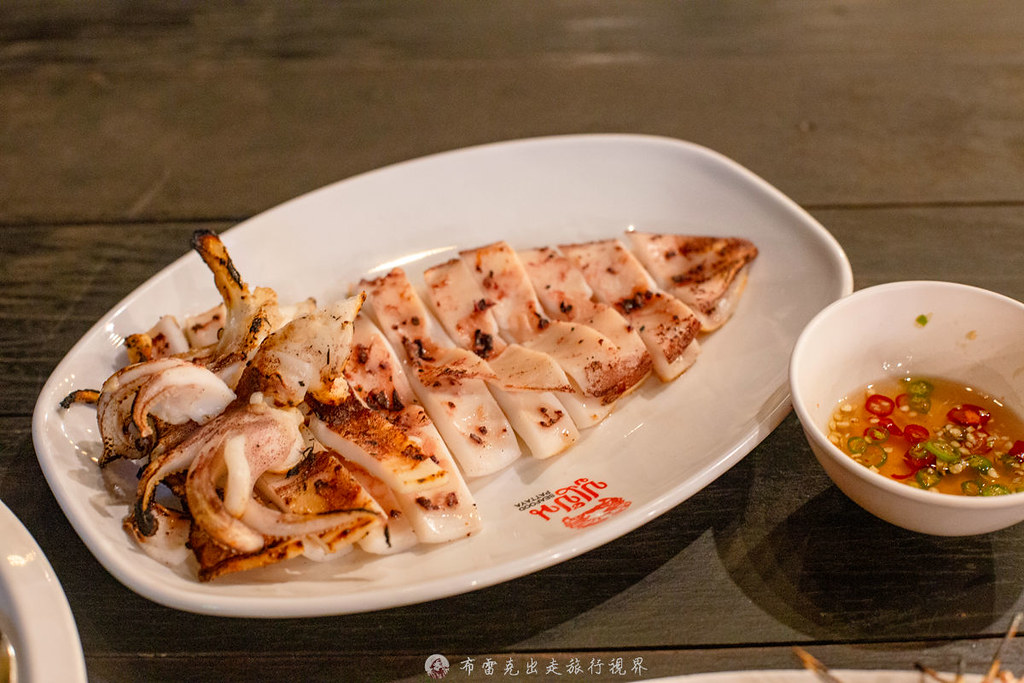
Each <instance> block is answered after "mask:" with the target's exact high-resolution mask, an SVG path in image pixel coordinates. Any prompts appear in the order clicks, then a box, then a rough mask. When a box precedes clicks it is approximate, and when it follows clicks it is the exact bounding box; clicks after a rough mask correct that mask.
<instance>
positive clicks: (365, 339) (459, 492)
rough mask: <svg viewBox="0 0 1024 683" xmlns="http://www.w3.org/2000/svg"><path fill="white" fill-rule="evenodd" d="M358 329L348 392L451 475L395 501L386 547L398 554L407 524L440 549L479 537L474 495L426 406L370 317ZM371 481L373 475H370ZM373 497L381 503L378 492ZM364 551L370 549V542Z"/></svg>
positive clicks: (347, 367)
mask: <svg viewBox="0 0 1024 683" xmlns="http://www.w3.org/2000/svg"><path fill="white" fill-rule="evenodd" d="M354 327H355V330H354V335H353V340H352V341H353V352H352V354H351V355H350V356H349V359H348V363H346V365H345V378H346V379H347V380H348V382H349V386H350V387H351V388H352V390H353V391H354V392H355V393H356V394H357V395H358V396H359V397H360V398H361V399H362V400H363V402H364V403H366V405H367V406H369V407H370V408H371V409H373V410H375V411H377V412H378V413H379V414H380V415H382V416H383V417H384V418H385V419H386V420H388V421H389V422H391V423H392V424H394V425H395V426H396V427H397V428H398V429H400V430H402V432H403V433H404V434H406V436H408V437H409V439H410V440H412V441H414V442H415V443H417V445H418V446H419V447H420V449H421V450H422V451H423V454H424V455H426V456H427V457H428V458H430V459H431V460H434V461H436V462H437V463H438V464H439V465H440V466H441V467H442V468H443V469H444V470H445V471H446V472H447V473H448V481H447V482H446V483H444V484H442V485H440V486H437V487H434V488H431V489H429V490H423V491H419V492H413V493H396V494H393V495H392V498H394V501H395V503H397V505H398V507H399V508H400V509H401V512H402V514H401V516H400V517H399V518H398V519H395V517H393V516H389V518H388V523H387V526H388V529H389V531H390V534H389V538H388V539H386V540H387V544H386V545H387V547H388V548H389V549H394V548H397V547H399V546H401V545H402V544H403V540H404V537H403V536H402V533H401V528H402V527H403V524H408V525H409V527H410V528H411V529H412V532H413V533H414V534H415V538H416V539H417V540H418V541H420V542H423V543H442V542H445V541H451V540H455V539H457V538H462V537H464V536H468V535H470V534H472V533H475V532H476V531H478V530H479V529H480V526H481V520H480V514H479V512H478V511H477V507H476V502H475V501H474V500H473V494H472V493H471V492H470V490H469V487H468V486H466V482H465V480H464V479H463V478H462V474H461V473H460V472H459V469H458V467H457V466H456V465H455V460H454V459H453V458H452V455H451V452H450V451H449V450H448V447H447V446H446V445H445V443H444V441H443V440H442V439H441V435H440V434H439V433H438V431H437V428H436V427H435V426H434V423H433V422H431V420H430V417H429V416H428V415H427V413H426V411H425V410H424V409H423V406H421V405H419V403H417V402H416V395H415V394H414V393H413V391H412V387H411V386H410V385H409V382H408V380H407V379H406V377H405V372H404V370H403V369H402V363H401V361H400V360H399V358H398V356H397V355H396V353H395V351H394V349H392V348H391V345H390V344H388V342H387V340H386V339H385V338H384V335H383V333H381V331H380V330H379V329H377V327H376V326H375V325H374V324H373V323H372V322H371V321H370V320H369V318H367V317H366V316H359V317H358V318H356V322H355V326H354ZM354 476H356V477H357V478H358V479H359V481H360V482H361V483H363V485H364V486H368V483H367V482H366V481H364V479H363V478H362V477H360V476H359V473H358V472H354ZM367 477H372V475H370V474H369V473H368V472H367ZM381 484H382V485H383V482H381ZM370 491H371V493H373V494H374V497H375V498H377V495H376V492H375V491H374V489H370ZM378 500H379V499H378ZM380 502H381V503H382V504H384V502H383V501H380ZM396 527H397V528H398V529H397V531H396ZM374 533H376V532H374ZM371 535H372V534H371ZM396 536H397V538H396ZM368 538H369V537H368ZM376 540H377V541H378V542H377V543H376V544H375V545H376V550H377V551H379V549H380V547H381V544H380V542H379V539H376ZM360 545H361V547H363V548H365V549H370V548H369V547H368V546H370V543H369V542H368V541H363V542H361V543H360ZM371 551H372V550H371Z"/></svg>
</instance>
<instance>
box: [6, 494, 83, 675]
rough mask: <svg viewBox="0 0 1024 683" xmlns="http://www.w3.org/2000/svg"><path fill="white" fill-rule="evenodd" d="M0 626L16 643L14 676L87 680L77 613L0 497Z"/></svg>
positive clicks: (34, 543) (50, 570)
mask: <svg viewBox="0 0 1024 683" xmlns="http://www.w3.org/2000/svg"><path fill="white" fill-rule="evenodd" d="M0 547H2V548H3V551H2V552H3V555H2V556H0V627H2V629H3V631H4V633H5V634H7V637H8V638H9V639H10V640H11V642H12V643H13V645H14V649H15V654H16V660H17V671H18V680H24V681H67V682H68V683H76V682H77V681H85V680H86V676H85V659H84V657H83V654H82V644H81V642H79V639H78V630H77V628H76V627H75V618H74V616H73V615H72V614H71V608H70V606H69V605H68V600H67V597H66V596H65V595H64V591H63V590H62V589H61V586H60V581H59V580H58V579H57V575H56V574H55V573H54V572H53V567H51V566H50V562H49V561H48V560H47V559H46V556H45V555H44V554H43V551H42V549H41V548H40V547H39V545H38V544H37V543H36V541H35V539H34V538H32V535H31V534H30V533H29V532H28V529H26V528H25V526H24V525H23V524H22V523H21V521H20V520H18V518H17V517H16V516H15V515H14V513H13V512H11V511H10V509H9V508H8V507H7V506H6V505H4V504H3V503H2V502H0Z"/></svg>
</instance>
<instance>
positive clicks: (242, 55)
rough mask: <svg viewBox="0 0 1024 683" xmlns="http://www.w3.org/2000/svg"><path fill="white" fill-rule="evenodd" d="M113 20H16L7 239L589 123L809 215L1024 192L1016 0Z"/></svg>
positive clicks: (288, 7)
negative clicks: (734, 177)
mask: <svg viewBox="0 0 1024 683" xmlns="http://www.w3.org/2000/svg"><path fill="white" fill-rule="evenodd" d="M95 5H97V6H98V7H99V9H98V10H94V9H93V6H94V3H90V5H89V10H88V11H86V10H85V9H84V8H82V7H79V6H76V5H75V3H67V2H59V3H51V4H49V5H47V6H44V7H43V8H42V9H37V8H35V7H34V3H28V2H26V1H25V0H19V1H17V2H7V3H4V6H3V7H2V8H0V26H2V27H3V28H2V29H0V30H2V33H0V37H2V42H0V75H2V79H3V87H2V88H0V112H2V116H0V118H2V120H3V121H4V126H3V128H2V129H0V186H2V187H4V191H3V192H2V193H0V223H6V224H12V223H31V224H36V223H41V222H59V221H88V220H123V219H130V218H146V219H161V220H163V219H175V218H182V217H184V218H197V217H199V218H210V217H213V218H232V219H233V218H236V217H244V216H248V215H251V214H253V213H256V212H258V211H259V210H261V209H264V208H267V207H269V206H271V205H274V204H277V203H279V202H280V201H283V200H285V199H287V198H290V197H293V196H295V195H298V194H300V193H302V192H305V191H308V190H311V189H314V188H316V187H319V186H322V185H324V184H326V183H328V182H331V181H334V180H338V179H341V178H344V177H348V176H350V175H353V174H355V173H359V172H362V171H366V170H369V169H372V168H376V167H379V166H382V165H385V164H388V163H391V162H395V161H400V160H403V159H408V158H412V157H416V156H420V155H423V154H428V153H432V152H437V151H441V150H447V149H452V148H457V147H462V146H465V145H470V144H477V143H485V142H492V141H496V140H503V139H509V138H518V137H526V136H536V135H549V134H561V133H588V132H638V133H651V134H659V135H667V136H672V137H678V138H683V139H689V140H693V141H696V142H699V143H701V144H705V145H707V146H710V147H712V148H715V149H717V150H719V151H721V152H723V153H724V154H726V155H728V156H731V157H733V158H735V159H737V160H739V161H740V162H741V163H744V164H746V165H747V166H749V167H750V168H752V169H753V170H754V171H756V172H758V173H760V174H761V175H763V176H764V177H765V178H767V179H768V180H769V181H770V182H772V183H774V184H776V185H777V186H779V187H780V188H781V189H783V191H786V192H788V193H789V194H791V195H793V196H794V197H795V198H796V200H797V201H799V202H801V203H806V204H814V205H835V204H875V203H899V202H975V201H1021V200H1022V199H1024V197H1022V196H1021V186H1020V183H1019V182H1017V178H1019V177H1020V176H1021V173H1022V172H1024V155H1022V154H1021V153H1020V142H1019V131H1018V121H1019V115H1018V114H1019V111H1020V109H1021V104H1022V103H1021V101H1020V93H1019V89H1016V88H1013V87H1009V84H1012V83H1015V82H1016V81H1017V80H1018V79H1019V76H1020V72H1021V68H1022V59H1024V56H1022V54H1021V53H1020V50H1019V45H1020V44H1021V43H1022V42H1024V21H1022V19H1021V13H1020V12H1018V11H1017V7H1016V5H1015V3H1013V2H1012V0H993V1H992V2H987V3H985V5H986V9H985V10H981V9H980V8H978V7H977V6H976V5H974V4H971V5H957V4H952V5H942V6H941V7H940V6H937V5H935V4H932V3H923V4H922V3H919V2H911V3H907V2H885V3H871V4H865V5H858V4H853V5H850V4H846V3H840V2H824V3H811V4H807V3H802V2H786V3H772V4H770V5H764V4H758V5H743V6H742V10H741V9H739V7H740V6H737V5H733V4H722V3H717V2H714V1H713V0H703V1H700V2H691V3H671V2H655V3H643V4H634V3H599V2H585V3H565V2H554V3H549V2H531V3H527V4H525V5H524V4H522V3H519V2H495V3H487V4H486V5H485V6H484V7H476V6H474V4H473V3H458V4H457V5H455V6H454V7H453V8H452V9H451V10H450V11H448V12H445V13H437V12H435V9H434V8H432V7H429V6H418V5H416V4H415V3H394V4H393V3H385V4H380V3H370V2H361V3H346V4H344V5H314V6H305V5H304V6H293V5H292V4H291V3H288V2H285V1H284V0H263V1H262V2H259V3H254V4H253V5H252V6H250V5H247V6H246V7H245V8H244V10H243V9H241V8H239V7H237V6H236V5H234V4H232V3H229V2H226V0H221V1H220V2H212V3H202V4H198V5H195V6H188V5H180V6H179V5H169V4H162V5H150V4H147V5H146V6H144V7H138V8H134V7H133V8H132V9H131V10H127V9H125V8H124V7H123V6H121V5H120V4H118V3H115V2H112V0H108V1H107V2H103V3H95ZM968 35H969V36H971V37H972V39H974V40H977V41H978V44H982V45H984V49H983V50H974V51H971V52H965V51H963V50H962V49H960V48H961V44H962V42H963V37H964V36H968ZM736 36H748V37H747V38H745V39H743V40H739V41H737V40H736ZM755 36H756V38H755ZM55 198H59V201H55Z"/></svg>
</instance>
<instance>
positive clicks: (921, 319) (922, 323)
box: [914, 313, 928, 327]
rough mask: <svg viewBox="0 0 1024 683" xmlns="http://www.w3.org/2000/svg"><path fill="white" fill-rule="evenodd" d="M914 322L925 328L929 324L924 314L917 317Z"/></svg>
mask: <svg viewBox="0 0 1024 683" xmlns="http://www.w3.org/2000/svg"><path fill="white" fill-rule="evenodd" d="M914 322H916V323H917V324H918V325H920V326H921V327H924V326H925V325H927V324H928V316H926V315H925V314H924V313H922V314H921V315H919V316H917V317H916V318H915V319H914Z"/></svg>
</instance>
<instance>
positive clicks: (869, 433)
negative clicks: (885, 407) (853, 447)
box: [864, 427, 889, 443]
mask: <svg viewBox="0 0 1024 683" xmlns="http://www.w3.org/2000/svg"><path fill="white" fill-rule="evenodd" d="M888 438H889V430H888V429H886V428H885V427H868V428H867V429H865V430H864V439H865V440H867V442H868V443H885V441H886V440H887V439H888Z"/></svg>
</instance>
